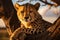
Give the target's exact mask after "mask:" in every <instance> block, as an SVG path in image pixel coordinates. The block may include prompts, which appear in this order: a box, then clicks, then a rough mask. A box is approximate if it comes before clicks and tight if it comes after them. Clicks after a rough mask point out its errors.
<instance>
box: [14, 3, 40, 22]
mask: <svg viewBox="0 0 60 40" xmlns="http://www.w3.org/2000/svg"><path fill="white" fill-rule="evenodd" d="M39 6H40V4H39V3H36V4H35V5H32V4H29V3H27V4H24V5H19V4H15V8H16V10H17V16H18V19H19V20H20V21H24V22H33V21H34V20H35V19H36V15H37V14H38V12H37V11H38V9H39Z"/></svg>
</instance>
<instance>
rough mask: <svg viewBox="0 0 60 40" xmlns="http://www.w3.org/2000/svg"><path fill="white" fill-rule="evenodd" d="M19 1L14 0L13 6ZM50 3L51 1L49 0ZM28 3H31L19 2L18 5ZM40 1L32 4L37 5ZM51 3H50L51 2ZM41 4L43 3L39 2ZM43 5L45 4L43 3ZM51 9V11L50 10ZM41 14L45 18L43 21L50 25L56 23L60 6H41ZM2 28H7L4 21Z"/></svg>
mask: <svg viewBox="0 0 60 40" xmlns="http://www.w3.org/2000/svg"><path fill="white" fill-rule="evenodd" d="M16 1H17V0H12V2H13V4H15V3H16ZM48 1H49V0H48ZM26 2H29V1H28V0H26V1H24V2H19V3H18V4H20V5H22V4H24V3H26ZM37 2H39V1H36V2H35V1H33V2H31V4H35V3H37ZM49 2H50V1H49ZM39 3H41V2H39ZM41 4H42V5H43V3H41ZM50 8H51V9H50ZM38 12H39V14H40V15H41V16H42V17H43V19H44V20H45V21H48V22H50V23H54V22H55V21H56V19H57V18H58V17H59V16H60V14H59V13H60V6H59V7H50V6H48V5H46V6H40V8H39V10H38ZM0 26H1V27H5V24H4V22H3V20H2V19H0Z"/></svg>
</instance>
